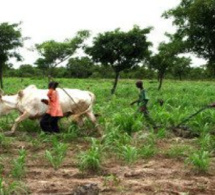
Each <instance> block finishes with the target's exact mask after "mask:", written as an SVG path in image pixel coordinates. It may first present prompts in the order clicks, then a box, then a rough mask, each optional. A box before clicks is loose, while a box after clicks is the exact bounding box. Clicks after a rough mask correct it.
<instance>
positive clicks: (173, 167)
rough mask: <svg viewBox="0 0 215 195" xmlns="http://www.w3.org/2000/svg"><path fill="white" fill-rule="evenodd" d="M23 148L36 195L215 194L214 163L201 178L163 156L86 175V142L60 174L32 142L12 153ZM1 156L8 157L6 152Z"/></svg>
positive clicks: (113, 163)
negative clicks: (80, 190) (80, 159)
mask: <svg viewBox="0 0 215 195" xmlns="http://www.w3.org/2000/svg"><path fill="white" fill-rule="evenodd" d="M20 147H24V148H25V149H26V150H27V151H28V156H27V163H26V174H25V177H24V178H23V179H22V182H24V183H25V186H26V187H27V188H28V190H29V193H30V194H33V195H37V194H40V195H43V194H44V195H47V194H53V195H69V194H70V195H72V194H75V193H74V191H75V189H77V187H79V186H85V185H95V186H96V187H97V188H98V189H99V194H104V195H115V194H123V195H136V194H141V195H143V194H147V195H151V194H159V195H168V194H173V195H177V194H178V195H186V194H187V195H188V194H189V195H200V194H201V195H203V194H210V195H214V194H215V170H214V165H215V164H213V161H212V164H211V166H210V167H211V168H210V171H209V173H207V174H200V173H197V172H195V171H194V170H193V169H192V168H191V167H188V166H186V165H185V164H184V159H180V158H169V157H167V156H166V155H164V154H162V153H159V154H157V155H155V156H154V157H152V158H150V159H140V160H138V161H137V162H136V163H135V164H132V165H131V166H128V165H125V163H123V162H121V161H120V160H116V159H114V158H113V159H107V160H106V161H105V162H104V163H103V164H102V170H101V171H100V172H99V173H83V172H80V170H79V169H78V164H77V160H76V155H77V150H78V149H80V148H82V149H85V148H86V147H87V146H86V143H84V142H81V143H75V144H72V146H71V145H70V147H69V151H68V153H67V157H66V159H65V161H64V162H63V164H62V166H61V167H60V168H59V169H58V170H54V169H53V168H52V167H51V165H50V164H49V163H48V161H47V160H46V159H45V158H44V151H45V149H46V148H44V147H41V148H39V149H36V150H35V149H33V148H32V147H31V146H30V144H29V143H28V142H24V141H17V142H14V143H13V149H11V150H10V152H11V153H14V154H15V153H16V154H17V152H16V150H18V149H19V148H20ZM158 147H159V149H160V150H161V151H162V150H166V149H167V148H169V147H170V143H168V142H166V141H165V140H164V141H161V142H160V143H159V145H158ZM77 148H78V149H77ZM1 152H2V153H3V154H4V155H5V156H6V153H5V151H1ZM7 152H8V150H7ZM5 159H6V163H7V162H8V164H9V163H10V162H11V159H10V158H9V157H8V158H5ZM5 167H6V169H5V172H4V174H5V176H6V177H7V176H8V175H7V174H8V172H9V171H8V170H9V168H10V167H9V168H8V170H7V166H6V165H5ZM76 194H77V193H76ZM84 194H87V192H86V193H84ZM95 194H96V193H95Z"/></svg>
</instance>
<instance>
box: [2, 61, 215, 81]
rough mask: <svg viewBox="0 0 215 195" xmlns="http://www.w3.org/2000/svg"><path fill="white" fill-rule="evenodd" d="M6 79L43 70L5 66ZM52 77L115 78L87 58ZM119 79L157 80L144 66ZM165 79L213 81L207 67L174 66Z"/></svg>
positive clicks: (39, 73) (41, 74) (38, 75)
mask: <svg viewBox="0 0 215 195" xmlns="http://www.w3.org/2000/svg"><path fill="white" fill-rule="evenodd" d="M180 67H181V68H180ZM4 75H5V76H6V77H23V78H24V77H35V78H44V77H46V74H44V69H41V68H38V67H37V66H33V65H30V64H23V65H21V66H20V67H19V68H17V69H14V68H13V67H12V66H11V65H7V66H5V73H4ZM52 76H53V77H54V78H115V75H114V72H113V71H112V69H111V67H109V66H104V65H95V64H93V63H92V62H91V60H90V59H89V58H87V57H83V58H80V59H79V58H74V59H71V60H70V61H69V63H68V64H67V65H66V66H64V67H56V68H55V69H54V71H53V74H52ZM120 78H125V79H156V80H159V79H158V76H157V71H156V70H154V69H150V68H147V67H146V66H136V67H134V68H132V69H129V70H124V71H122V73H121V75H120ZM165 78H166V79H175V80H207V79H213V78H214V77H213V74H212V72H211V70H210V69H209V68H207V66H201V67H190V66H186V67H183V65H181V66H180V64H179V65H178V66H175V68H174V69H171V70H168V72H167V73H166V77H165Z"/></svg>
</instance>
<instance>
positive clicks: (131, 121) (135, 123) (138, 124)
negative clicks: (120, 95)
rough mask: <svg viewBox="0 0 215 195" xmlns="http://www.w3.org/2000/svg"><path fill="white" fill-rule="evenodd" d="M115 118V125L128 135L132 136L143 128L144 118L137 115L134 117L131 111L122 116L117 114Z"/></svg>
mask: <svg viewBox="0 0 215 195" xmlns="http://www.w3.org/2000/svg"><path fill="white" fill-rule="evenodd" d="M113 118H114V123H115V125H116V126H118V127H119V128H120V129H121V130H122V131H124V132H126V133H127V134H128V135H131V134H132V133H134V132H137V131H139V130H141V129H142V128H143V123H142V116H140V115H137V116H136V117H134V114H133V113H132V112H131V111H130V110H129V111H127V112H126V111H125V112H123V113H120V114H115V115H114V116H113Z"/></svg>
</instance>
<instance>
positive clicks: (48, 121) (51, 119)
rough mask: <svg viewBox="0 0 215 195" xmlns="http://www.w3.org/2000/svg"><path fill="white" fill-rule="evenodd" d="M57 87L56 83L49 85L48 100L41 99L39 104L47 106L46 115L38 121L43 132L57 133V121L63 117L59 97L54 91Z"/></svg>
mask: <svg viewBox="0 0 215 195" xmlns="http://www.w3.org/2000/svg"><path fill="white" fill-rule="evenodd" d="M57 86H58V83H57V82H50V83H49V86H48V88H49V91H48V94H47V96H48V100H47V99H42V100H41V102H43V103H44V104H47V105H48V110H47V112H46V114H45V115H44V116H43V117H42V119H41V121H40V126H41V128H42V130H43V131H45V132H49V133H59V132H60V130H59V126H58V120H59V119H60V117H62V116H63V112H62V109H61V106H60V101H59V95H58V92H57V90H56V88H57Z"/></svg>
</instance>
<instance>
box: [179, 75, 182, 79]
mask: <svg viewBox="0 0 215 195" xmlns="http://www.w3.org/2000/svg"><path fill="white" fill-rule="evenodd" d="M179 79H180V81H182V75H181V73H179Z"/></svg>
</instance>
